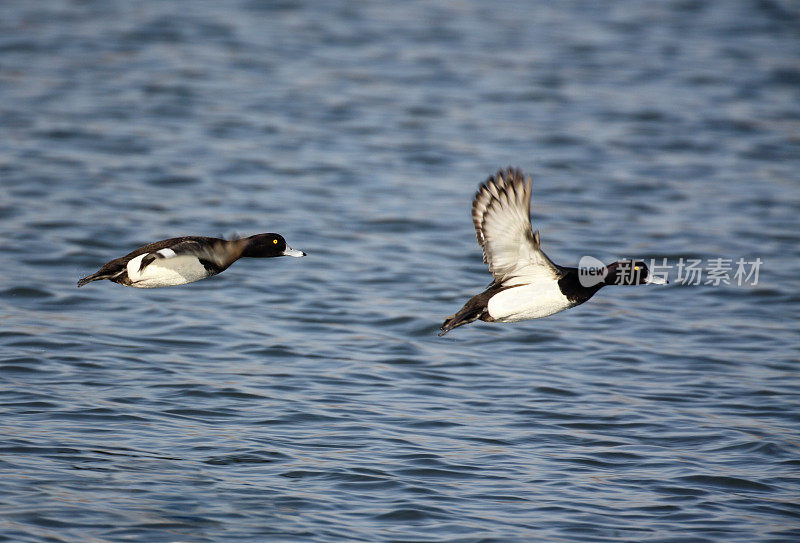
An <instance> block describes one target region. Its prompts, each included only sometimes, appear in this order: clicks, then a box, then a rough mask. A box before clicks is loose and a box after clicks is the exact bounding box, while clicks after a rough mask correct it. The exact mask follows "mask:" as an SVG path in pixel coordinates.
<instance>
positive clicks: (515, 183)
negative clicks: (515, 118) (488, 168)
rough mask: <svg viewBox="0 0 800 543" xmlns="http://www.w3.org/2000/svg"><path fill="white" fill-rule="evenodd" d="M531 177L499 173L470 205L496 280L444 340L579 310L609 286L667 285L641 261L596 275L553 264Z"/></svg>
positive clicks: (450, 321) (454, 319)
mask: <svg viewBox="0 0 800 543" xmlns="http://www.w3.org/2000/svg"><path fill="white" fill-rule="evenodd" d="M530 205H531V178H530V176H528V177H527V178H525V177H524V176H523V174H522V172H521V171H520V170H519V169H513V168H508V169H507V170H506V171H502V170H501V171H499V172H497V174H495V175H493V176H491V177H489V179H488V180H487V181H486V182H485V183H484V184H483V185H482V186H481V187H480V189H479V190H478V192H477V193H476V194H475V199H474V201H473V202H472V222H473V224H474V225H475V234H476V235H477V237H478V244H479V245H480V246H481V248H482V249H483V262H484V263H485V264H488V265H489V271H490V272H491V273H492V276H493V277H494V281H492V283H491V284H490V285H489V287H488V288H487V289H486V290H485V291H483V292H481V293H480V294H477V295H476V296H473V297H472V298H470V300H469V301H468V302H467V303H466V304H464V307H462V308H461V309H460V310H459V311H458V312H457V313H455V314H453V315H450V316H449V317H447V319H446V320H445V321H444V324H442V326H441V332H440V333H439V335H440V336H442V335H444V334H446V333H447V332H449V331H450V330H452V329H453V328H457V327H458V326H463V325H465V324H469V323H471V322H474V321H476V320H478V319H480V320H482V321H486V322H516V321H522V320H528V319H539V318H541V317H547V316H549V315H553V314H555V313H558V312H560V311H564V310H565V309H569V308H570V307H575V306H576V305H580V304H582V303H583V302H585V301H586V300H588V299H589V298H591V297H592V296H594V294H595V293H596V292H597V291H598V290H600V289H601V288H602V287H604V286H606V285H641V284H644V283H651V284H664V283H666V280H665V279H663V278H661V277H657V276H653V275H651V274H650V270H649V269H648V268H647V265H645V263H644V262H642V261H641V260H624V261H618V262H614V263H612V264H609V265H608V266H605V267H601V268H596V269H593V270H584V269H580V270H579V269H578V268H568V267H564V266H559V265H557V264H554V263H553V261H551V260H550V259H549V258H548V257H547V255H546V254H544V252H543V251H542V249H541V247H540V245H541V242H540V239H539V232H538V231H536V232H534V231H532V229H531V218H530Z"/></svg>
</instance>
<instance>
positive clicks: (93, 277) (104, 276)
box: [78, 270, 114, 288]
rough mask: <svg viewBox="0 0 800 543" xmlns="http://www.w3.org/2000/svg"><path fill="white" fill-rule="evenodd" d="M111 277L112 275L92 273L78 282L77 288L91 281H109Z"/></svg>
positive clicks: (101, 272)
mask: <svg viewBox="0 0 800 543" xmlns="http://www.w3.org/2000/svg"><path fill="white" fill-rule="evenodd" d="M112 277H114V274H107V273H103V271H102V270H100V271H99V272H97V273H93V274H92V275H87V276H86V277H84V278H83V279H81V280H80V281H78V288H80V287H82V286H83V285H85V284H86V283H91V282H92V281H100V280H102V279H111V278H112Z"/></svg>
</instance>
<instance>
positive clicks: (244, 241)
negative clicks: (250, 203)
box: [78, 233, 306, 288]
mask: <svg viewBox="0 0 800 543" xmlns="http://www.w3.org/2000/svg"><path fill="white" fill-rule="evenodd" d="M277 256H291V257H295V258H300V257H303V256H306V253H304V252H303V251H298V250H297V249H292V248H291V247H289V245H287V244H286V240H285V239H284V238H283V236H281V235H280V234H272V233H267V234H256V235H254V236H250V237H246V238H237V239H229V240H227V239H221V238H211V237H203V236H181V237H177V238H170V239H164V240H161V241H156V242H153V243H149V244H147V245H144V246H142V247H139V248H138V249H136V250H134V251H131V252H130V253H128V254H126V255H125V256H121V257H119V258H115V259H114V260H111V261H109V262H106V263H105V264H104V265H103V267H102V268H100V270H98V271H97V272H95V273H93V274H92V275H87V276H86V277H84V278H82V279H81V280H80V281H78V287H82V286H84V285H86V284H87V283H91V282H92V281H100V280H103V279H108V280H109V281H111V282H113V283H118V284H120V285H124V286H126V287H136V288H159V287H169V286H175V285H185V284H187V283H193V282H195V281H200V280H201V279H207V278H209V277H212V276H214V275H217V274H219V273H222V272H223V271H225V270H226V269H228V267H229V266H230V265H231V264H233V263H234V262H236V261H237V260H239V259H240V258H270V257H277Z"/></svg>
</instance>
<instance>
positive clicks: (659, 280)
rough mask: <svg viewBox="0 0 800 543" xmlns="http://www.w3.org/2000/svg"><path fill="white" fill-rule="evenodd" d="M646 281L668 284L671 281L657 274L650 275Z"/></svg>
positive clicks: (651, 283) (653, 283)
mask: <svg viewBox="0 0 800 543" xmlns="http://www.w3.org/2000/svg"><path fill="white" fill-rule="evenodd" d="M644 282H645V283H646V284H648V285H666V284H668V283H669V281H667V280H666V279H664V278H663V277H659V276H657V275H648V276H647V277H646V278H645V280H644Z"/></svg>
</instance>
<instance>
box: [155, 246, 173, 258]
mask: <svg viewBox="0 0 800 543" xmlns="http://www.w3.org/2000/svg"><path fill="white" fill-rule="evenodd" d="M158 254H160V255H161V256H163V257H164V258H172V257H173V256H175V251H173V250H172V249H170V248H169V247H167V248H166V249H161V250H159V251H158Z"/></svg>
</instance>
